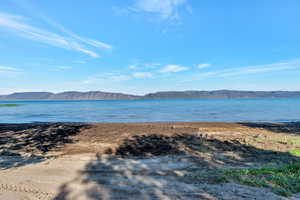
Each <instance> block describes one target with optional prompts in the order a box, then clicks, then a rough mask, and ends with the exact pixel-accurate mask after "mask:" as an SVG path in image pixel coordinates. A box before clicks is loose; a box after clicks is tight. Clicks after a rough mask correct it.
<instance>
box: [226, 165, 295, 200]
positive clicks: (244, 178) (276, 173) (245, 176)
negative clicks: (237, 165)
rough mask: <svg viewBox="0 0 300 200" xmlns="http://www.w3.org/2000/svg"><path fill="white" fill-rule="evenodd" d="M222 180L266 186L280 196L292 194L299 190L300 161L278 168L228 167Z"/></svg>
mask: <svg viewBox="0 0 300 200" xmlns="http://www.w3.org/2000/svg"><path fill="white" fill-rule="evenodd" d="M223 173H224V177H223V180H224V181H229V180H233V181H234V182H237V183H240V184H245V185H249V186H255V187H267V188H270V189H271V190H272V191H274V192H275V193H277V194H280V195H282V196H292V195H293V194H295V193H299V192H300V163H293V164H289V165H286V166H282V167H278V168H261V169H230V170H225V171H224V172H223Z"/></svg>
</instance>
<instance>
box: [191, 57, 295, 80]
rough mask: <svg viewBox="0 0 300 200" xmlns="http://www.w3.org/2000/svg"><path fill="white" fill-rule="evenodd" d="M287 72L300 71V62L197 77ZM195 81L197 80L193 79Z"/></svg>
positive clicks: (219, 71)
mask: <svg viewBox="0 0 300 200" xmlns="http://www.w3.org/2000/svg"><path fill="white" fill-rule="evenodd" d="M286 70H300V60H294V61H288V62H280V63H273V64H266V65H256V66H248V67H239V68H231V69H225V70H218V71H210V72H205V73H201V74H199V75H197V76H196V79H204V78H211V77H231V76H242V75H250V74H258V73H266V72H274V71H286ZM191 80H195V79H191Z"/></svg>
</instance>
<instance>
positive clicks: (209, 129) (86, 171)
mask: <svg viewBox="0 0 300 200" xmlns="http://www.w3.org/2000/svg"><path fill="white" fill-rule="evenodd" d="M299 134H300V124H299V123H201V122H191V123H97V124H83V123H36V124H34V123H32V124H0V199H1V200H2V199H3V200H8V199H14V200H17V199H72V200H73V199H79V200H81V199H83V200H85V199H207V200H213V199H228V200H229V199H243V200H244V199H245V200H246V199H264V200H265V199H300V194H298V193H293V194H292V195H291V196H289V197H285V196H284V195H280V193H278V192H276V191H274V190H272V188H266V187H252V186H249V185H247V184H241V183H240V182H238V181H236V180H235V179H231V178H230V177H224V176H223V175H222V174H221V171H222V170H228V169H229V170H231V169H248V168H254V169H255V168H262V167H270V168H272V167H278V166H279V165H284V164H287V163H299V161H300V157H299V156H297V155H295V154H293V153H292V152H295V151H297V150H299V149H300V139H299V137H300V136H299Z"/></svg>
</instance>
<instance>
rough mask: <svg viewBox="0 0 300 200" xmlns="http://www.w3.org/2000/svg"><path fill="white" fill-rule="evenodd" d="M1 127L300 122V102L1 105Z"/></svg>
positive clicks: (112, 101)
mask: <svg viewBox="0 0 300 200" xmlns="http://www.w3.org/2000/svg"><path fill="white" fill-rule="evenodd" d="M0 104H2V105H3V104H22V106H0V123H25V122H168V121H170V122H171V121H172V122H175V121H185V122H187V121H203V122H208V121H211V122H218V121H222V122H242V121H272V122H280V121H300V99H180V100H179V99H178V100H99V101H89V100H87V101H0Z"/></svg>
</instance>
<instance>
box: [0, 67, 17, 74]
mask: <svg viewBox="0 0 300 200" xmlns="http://www.w3.org/2000/svg"><path fill="white" fill-rule="evenodd" d="M20 73H21V71H20V70H18V69H17V68H14V67H8V66H0V75H8V76H10V75H18V74H20Z"/></svg>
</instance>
